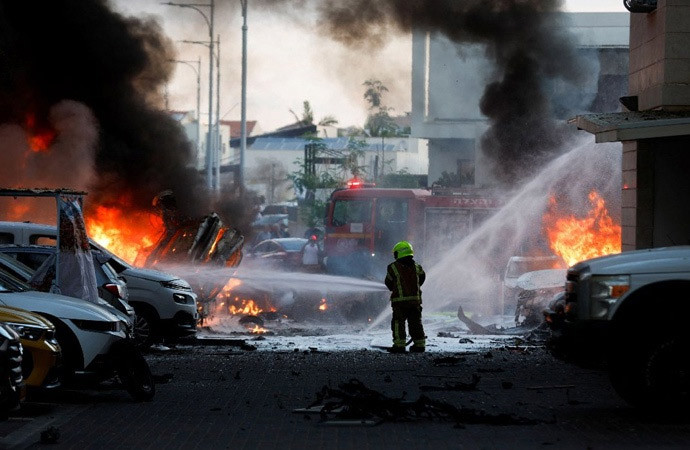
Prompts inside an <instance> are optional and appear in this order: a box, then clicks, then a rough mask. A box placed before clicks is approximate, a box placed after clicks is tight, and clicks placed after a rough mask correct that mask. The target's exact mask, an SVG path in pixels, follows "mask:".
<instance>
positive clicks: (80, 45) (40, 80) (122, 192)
mask: <svg viewBox="0 0 690 450" xmlns="http://www.w3.org/2000/svg"><path fill="white" fill-rule="evenodd" d="M173 59H175V55H174V52H173V47H172V43H171V41H170V40H169V39H168V38H167V37H165V36H164V35H163V33H162V32H161V29H160V27H159V25H158V24H157V23H155V22H154V21H152V20H147V19H137V18H132V17H124V16H121V15H119V14H117V13H115V12H113V11H112V10H111V9H110V7H109V4H108V3H107V2H106V1H105V0H88V1H84V0H51V1H40V0H24V1H20V2H18V1H13V0H1V1H0V124H3V127H5V128H4V129H5V131H6V132H7V133H9V134H13V133H14V134H16V130H17V129H19V127H22V128H24V129H25V131H26V132H28V133H30V134H31V133H34V132H39V131H40V130H45V129H50V128H52V129H54V130H55V129H57V128H59V126H60V124H59V123H56V122H55V114H56V113H55V108H56V106H58V105H64V104H65V102H68V105H72V106H71V108H68V110H69V111H75V112H72V113H71V114H66V113H63V114H62V116H61V117H63V118H64V117H65V115H67V116H68V119H69V118H70V117H77V116H78V117H84V116H88V117H87V118H86V119H79V121H78V124H79V126H80V127H83V126H84V124H85V123H87V122H91V123H92V126H93V127H94V130H95V131H94V133H95V134H96V136H95V139H91V140H90V141H89V142H90V147H91V148H90V149H88V151H90V152H91V153H92V154H91V155H90V156H89V155H87V154H83V155H82V157H80V158H72V159H70V158H68V155H67V154H66V153H65V151H64V150H65V149H64V148H61V146H60V144H61V143H62V144H63V145H62V147H65V145H64V139H65V134H64V133H62V132H60V133H58V134H57V135H56V137H55V142H53V143H52V145H51V147H50V149H48V151H47V152H45V153H43V154H41V157H40V161H38V162H36V160H35V158H34V157H33V156H32V155H31V152H28V154H29V159H30V160H31V161H32V162H33V165H34V166H42V167H43V168H44V169H45V170H44V171H46V170H47V171H50V168H51V167H54V168H55V169H54V170H53V173H52V174H51V177H48V179H47V180H46V178H45V177H41V176H36V174H35V172H36V171H35V170H29V169H30V167H28V168H27V167H26V166H24V167H23V166H22V164H21V158H19V157H13V158H12V159H11V160H9V161H8V160H7V158H6V157H3V165H5V166H7V165H13V164H14V168H13V169H12V170H13V171H14V172H15V173H21V175H17V176H15V179H14V184H16V185H18V186H24V187H35V184H36V183H44V185H40V186H38V187H71V188H79V189H88V190H89V193H90V195H89V197H88V199H87V200H88V201H87V203H86V205H87V207H88V206H89V205H94V204H108V203H109V202H118V203H125V204H127V205H129V206H131V207H134V208H140V209H146V208H149V207H150V206H151V200H152V199H153V197H154V196H155V195H156V194H157V193H159V192H160V191H161V190H163V189H172V190H173V191H174V192H175V193H176V195H177V197H178V204H180V206H181V207H182V208H183V209H185V212H186V213H187V214H189V215H197V214H199V213H200V212H202V211H203V210H204V209H206V211H208V208H209V207H210V204H209V202H207V201H205V200H204V199H205V197H206V196H205V195H204V194H203V192H202V189H201V186H203V184H202V183H201V180H200V176H199V174H198V173H197V172H195V171H194V170H190V169H188V168H187V165H188V164H187V163H188V161H189V159H190V152H191V146H190V143H189V142H188V141H187V139H186V137H185V136H184V134H183V131H182V130H181V127H179V126H178V124H177V123H176V122H175V121H174V120H173V119H171V118H170V117H169V116H168V114H167V113H166V112H164V111H163V110H162V108H161V105H162V101H161V98H160V94H159V93H160V91H161V89H160V88H161V86H163V84H164V83H165V81H166V80H167V79H168V77H169V76H170V74H171V71H172V67H173V65H172V64H173V63H171V62H170V60H173ZM74 105H82V106H76V107H75V106H74ZM84 106H85V107H84ZM62 110H65V107H64V106H63V107H62ZM84 110H90V113H85V112H84ZM91 116H92V117H91ZM27 117H31V118H32V119H31V121H30V123H31V127H27ZM68 119H64V120H63V122H65V120H66V122H65V123H67V122H70V120H68ZM71 120H72V122H75V120H76V119H71ZM75 126H77V125H75ZM63 127H64V125H63ZM29 128H30V129H29ZM13 130H14V131H13ZM72 134H74V133H72ZM9 145H10V144H9V143H8V141H4V143H0V150H2V153H3V154H5V155H7V154H12V155H14V156H17V153H18V150H17V149H16V148H8V146H9ZM11 145H13V146H14V147H17V146H19V147H21V145H20V143H19V141H18V140H17V139H14V140H13V141H12V143H11ZM22 150H24V151H25V150H27V149H26V148H24V149H22V148H20V149H19V151H22ZM84 153H88V152H86V151H85V152H84ZM61 161H62V162H61ZM64 161H72V163H73V164H72V165H71V167H64V166H65V164H64ZM85 161H88V164H84V162H85ZM2 170H8V168H7V167H3V168H2ZM89 170H91V171H92V172H93V173H92V174H91V176H90V177H88V178H89V181H88V185H86V186H85V185H83V183H82V182H83V181H84V180H83V178H84V177H83V176H81V177H80V175H84V172H87V171H89ZM47 185H50V186H47Z"/></svg>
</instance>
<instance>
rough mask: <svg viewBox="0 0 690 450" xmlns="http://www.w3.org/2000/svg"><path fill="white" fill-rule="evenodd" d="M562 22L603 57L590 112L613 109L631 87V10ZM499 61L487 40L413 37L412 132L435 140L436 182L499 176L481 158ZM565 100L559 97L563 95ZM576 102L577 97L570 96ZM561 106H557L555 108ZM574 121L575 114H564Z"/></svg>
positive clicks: (432, 164) (588, 102) (587, 106)
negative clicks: (488, 92) (484, 101)
mask: <svg viewBox="0 0 690 450" xmlns="http://www.w3.org/2000/svg"><path fill="white" fill-rule="evenodd" d="M564 16H565V17H564V21H563V23H562V24H560V25H559V24H558V23H555V26H567V27H568V28H569V29H570V31H571V32H572V33H573V34H574V35H575V36H576V38H577V40H578V46H579V49H580V51H581V52H583V53H589V54H591V56H593V57H594V58H595V59H596V61H597V62H598V66H599V74H598V76H597V77H593V80H592V82H591V83H590V85H589V86H588V87H587V89H586V91H587V92H586V93H585V94H584V95H582V96H580V97H579V99H582V100H583V104H582V110H583V111H607V110H610V109H611V108H614V107H615V105H616V104H617V101H618V97H620V96H621V95H623V93H624V92H625V90H626V84H627V49H628V29H629V28H628V27H629V24H628V14H627V13H569V14H565V15H564ZM493 77H494V74H493V66H492V64H491V63H490V62H489V61H488V60H487V58H486V57H485V53H484V47H483V46H481V45H462V46H461V45H457V44H455V43H453V42H451V41H449V40H448V39H446V38H445V37H443V36H441V35H439V34H437V33H436V34H433V33H428V32H423V31H419V30H417V31H415V32H414V33H413V40H412V136H413V137H416V138H421V139H428V140H429V178H428V179H429V184H432V183H433V182H434V181H436V180H438V179H439V178H440V177H441V174H442V173H443V172H444V171H445V172H451V173H453V172H454V173H455V174H457V175H460V174H471V176H470V177H469V179H473V180H474V185H476V186H482V185H490V184H492V182H493V180H492V177H491V174H490V173H488V169H487V167H486V166H485V165H484V164H483V163H482V161H481V152H480V148H479V142H480V138H481V136H482V135H483V134H484V132H485V130H486V129H487V120H486V117H484V116H483V115H482V113H481V111H480V108H479V104H480V99H481V97H482V95H483V92H484V87H485V86H486V85H487V84H488V83H489V82H490V81H492V80H493ZM556 98H558V96H556ZM563 101H565V102H572V101H573V98H563ZM556 109H557V108H556ZM561 118H562V119H564V120H565V119H567V118H568V117H561Z"/></svg>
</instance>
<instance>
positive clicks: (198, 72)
mask: <svg viewBox="0 0 690 450" xmlns="http://www.w3.org/2000/svg"><path fill="white" fill-rule="evenodd" d="M172 62H175V63H179V64H184V65H186V66H189V67H191V68H192V70H193V71H194V72H195V73H196V154H197V160H198V158H199V156H198V155H199V154H201V58H199V59H198V60H196V61H183V60H179V59H174V60H172ZM194 63H196V67H194V66H193V65H192V64H194ZM194 165H195V166H196V162H195V163H194Z"/></svg>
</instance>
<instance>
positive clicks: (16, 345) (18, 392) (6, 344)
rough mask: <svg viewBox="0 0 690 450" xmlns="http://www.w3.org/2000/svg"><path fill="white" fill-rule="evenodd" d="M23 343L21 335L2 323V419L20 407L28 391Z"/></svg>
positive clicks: (0, 399) (0, 415) (0, 339)
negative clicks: (23, 368)
mask: <svg viewBox="0 0 690 450" xmlns="http://www.w3.org/2000/svg"><path fill="white" fill-rule="evenodd" d="M22 352H23V349H22V344H21V343H20V342H19V335H18V334H17V332H16V331H14V330H13V329H12V328H10V327H9V326H7V325H5V324H3V323H0V419H2V420H4V419H7V415H8V414H9V413H10V412H11V411H16V410H17V409H19V405H20V402H21V400H22V398H24V393H25V392H26V390H25V386H24V378H23V377H22Z"/></svg>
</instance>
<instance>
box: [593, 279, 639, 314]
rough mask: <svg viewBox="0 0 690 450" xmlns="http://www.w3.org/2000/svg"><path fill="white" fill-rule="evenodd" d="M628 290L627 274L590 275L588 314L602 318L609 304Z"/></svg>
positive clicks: (609, 306) (628, 280)
mask: <svg viewBox="0 0 690 450" xmlns="http://www.w3.org/2000/svg"><path fill="white" fill-rule="evenodd" d="M628 290H630V277H629V276H628V275H611V276H592V278H591V281H590V298H591V300H592V301H591V304H590V314H591V317H592V318H593V319H603V318H605V317H606V315H607V314H608V312H609V309H610V308H611V305H613V304H614V303H616V301H617V300H618V299H619V298H620V297H622V296H623V294H625V293H626V292H628Z"/></svg>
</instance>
